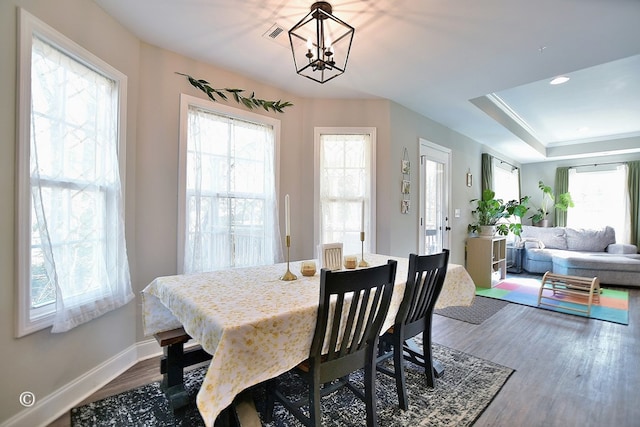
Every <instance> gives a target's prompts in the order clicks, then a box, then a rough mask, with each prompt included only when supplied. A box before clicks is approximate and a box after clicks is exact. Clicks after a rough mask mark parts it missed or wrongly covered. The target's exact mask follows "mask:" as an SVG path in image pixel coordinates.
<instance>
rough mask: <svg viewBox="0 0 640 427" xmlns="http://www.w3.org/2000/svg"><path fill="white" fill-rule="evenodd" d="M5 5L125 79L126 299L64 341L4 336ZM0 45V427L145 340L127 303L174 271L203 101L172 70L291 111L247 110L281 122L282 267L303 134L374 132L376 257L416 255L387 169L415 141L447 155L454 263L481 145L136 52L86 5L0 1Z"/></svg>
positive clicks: (10, 228)
mask: <svg viewBox="0 0 640 427" xmlns="http://www.w3.org/2000/svg"><path fill="white" fill-rule="evenodd" d="M16 7H23V8H25V9H26V10H27V11H28V12H30V13H32V14H34V15H35V16H36V17H38V18H40V19H42V20H43V21H45V22H46V23H47V24H49V25H50V26H52V27H54V28H55V29H57V30H58V31H60V32H62V33H63V34H65V35H66V36H67V37H69V38H71V39H72V40H74V41H75V42H77V43H79V44H80V45H82V46H83V47H85V48H86V49H88V50H89V51H91V52H92V53H93V54H95V55H97V56H98V57H100V58H101V59H103V60H105V61H106V62H108V63H110V64H111V65H112V66H114V67H115V68H117V69H119V70H120V71H122V72H123V73H125V74H126V75H127V76H128V99H127V104H128V105H127V108H128V110H127V111H128V114H127V153H126V154H127V159H126V160H127V163H126V165H127V166H126V216H125V221H126V237H127V246H128V253H129V260H130V267H131V274H132V283H133V287H134V292H135V293H136V296H137V298H136V301H135V302H132V303H130V304H128V305H127V306H126V307H124V308H121V309H119V310H116V311H115V312H112V313H109V314H107V315H105V316H103V317H101V318H99V319H96V320H94V321H91V322H89V323H88V324H85V325H82V326H80V327H78V328H76V329H74V330H72V331H70V332H67V333H64V334H51V333H50V332H49V330H48V329H47V330H43V331H40V332H37V333H34V334H31V335H29V336H26V337H23V338H20V339H16V338H14V318H15V305H14V299H15V292H14V289H15V283H14V280H15V270H14V262H15V258H14V246H15V241H14V220H15V216H14V209H15V204H14V198H15V141H16V138H15V136H16V133H15V97H16V88H15V83H16V75H15V73H16V71H15V70H16V62H15V58H16ZM0 47H1V50H0V54H1V55H2V56H1V57H0V200H1V201H2V202H1V203H0V236H1V237H2V238H1V239H0V304H1V309H0V361H2V363H0V377H1V378H3V387H2V388H0V424H2V422H3V421H5V420H7V419H8V418H10V417H12V416H13V415H15V414H16V413H18V412H19V411H21V410H22V409H23V408H22V406H20V404H19V402H18V396H19V394H20V393H21V392H23V391H26V390H28V391H32V392H34V393H35V395H36V398H37V399H39V400H41V399H44V398H45V397H47V396H50V395H51V394H53V393H55V392H56V391H57V390H59V389H60V388H61V387H63V386H65V385H67V384H68V383H70V382H72V381H74V380H76V379H77V378H79V377H81V376H83V375H84V374H86V373H87V372H89V371H91V370H92V369H94V368H96V367H98V366H100V365H101V364H102V363H104V362H105V361H108V360H109V359H110V358H112V357H114V356H115V355H117V354H119V353H121V352H122V351H124V350H127V349H129V348H131V346H134V345H135V344H136V343H138V342H141V341H143V340H145V339H146V338H145V337H144V336H143V334H142V327H141V301H140V298H139V293H140V291H141V290H142V289H143V288H144V286H146V285H147V284H148V283H149V282H150V281H151V280H153V278H155V277H157V276H161V275H170V274H175V273H176V265H177V260H176V253H177V248H176V240H177V209H178V206H177V198H178V158H177V154H178V131H179V123H178V120H179V117H178V113H179V96H180V93H187V94H190V95H194V96H200V97H203V96H204V95H202V94H201V93H200V92H198V91H197V90H196V89H194V88H192V87H191V86H190V85H189V84H188V82H187V81H186V80H185V79H184V77H181V76H178V75H176V74H175V72H186V73H189V74H192V75H193V76H195V77H198V78H205V79H207V80H210V81H211V82H212V83H213V84H214V86H221V87H239V88H245V89H249V90H254V91H255V92H256V94H257V96H259V97H260V98H264V99H283V100H288V101H291V102H293V103H294V104H295V105H294V106H293V107H290V108H287V109H286V112H285V114H276V113H267V112H264V111H256V112H257V113H259V114H264V115H268V116H271V117H275V118H278V119H279V120H281V146H280V176H279V186H280V192H279V200H280V202H282V200H283V198H284V194H287V193H288V194H290V195H291V209H292V213H293V214H292V217H293V220H292V224H291V226H292V237H293V246H292V248H291V258H292V259H303V258H310V257H311V256H312V255H313V128H314V127H317V126H323V127H324V126H326V127H335V126H345V127H353V126H374V127H376V129H377V148H378V152H377V164H376V168H377V201H378V205H377V224H378V229H377V233H376V235H377V247H378V252H380V253H386V254H391V255H406V254H408V253H409V252H412V251H416V250H417V234H416V231H415V230H416V228H417V216H416V215H417V205H415V204H414V206H413V207H412V210H411V214H409V215H402V214H400V208H399V200H400V192H399V182H400V180H401V176H400V175H399V165H400V160H401V158H402V148H403V147H407V149H408V151H409V153H410V155H411V156H412V158H411V160H412V162H415V163H414V164H417V153H418V138H420V137H422V138H425V139H428V140H430V141H432V142H434V143H437V144H440V145H443V146H446V147H448V148H451V149H452V150H453V153H454V154H453V169H454V172H453V207H457V208H460V209H461V212H462V217H461V218H459V219H452V227H453V243H452V260H453V261H454V262H458V263H462V262H463V259H464V239H465V237H466V224H467V223H468V222H469V219H468V218H467V215H468V211H469V209H468V200H469V199H471V198H473V197H476V196H477V194H476V193H479V174H480V172H479V171H480V152H481V146H480V145H479V144H477V143H475V142H473V141H471V140H469V139H467V138H465V137H463V136H461V135H459V134H456V133H455V132H452V131H451V130H449V129H447V128H445V127H443V126H441V125H438V124H437V123H435V122H433V121H431V120H429V119H426V118H424V117H422V116H420V115H418V114H416V113H414V112H412V111H410V110H408V109H406V108H404V107H401V106H399V105H397V104H395V103H392V102H390V101H387V100H380V99H378V100H337V99H302V98H299V97H296V96H294V95H292V94H290V93H288V92H286V91H284V90H280V89H276V88H273V87H270V86H267V85H265V84H262V83H260V82H256V81H253V80H250V79H247V78H245V77H243V76H239V75H237V74H234V73H231V72H229V71H226V70H223V69H220V68H218V67H215V66H212V65H206V64H203V63H200V62H197V61H195V60H192V59H189V58H185V57H183V56H180V55H178V54H175V53H172V52H168V51H166V50H163V49H159V48H157V47H154V46H150V45H148V44H146V43H142V42H140V41H139V40H138V39H137V38H136V37H134V36H133V35H132V34H131V33H129V32H128V31H126V30H125V29H124V28H122V27H121V26H120V25H119V24H118V23H116V22H115V21H113V20H112V19H111V18H110V17H109V16H107V15H106V14H105V13H104V12H103V11H102V10H101V9H100V8H99V7H97V6H96V5H95V3H94V2H93V1H91V0H58V1H55V2H52V1H50V0H39V1H37V0H31V1H27V0H22V1H21V0H3V1H2V2H0ZM229 105H231V106H237V104H235V103H233V102H232V103H230V104H229ZM468 169H471V171H472V173H473V174H474V177H476V179H475V181H474V187H472V188H470V189H469V188H467V187H466V186H465V184H464V175H465V174H466V171H467V170H468ZM414 170H415V169H414ZM411 179H412V181H413V182H412V188H417V179H418V174H417V171H416V172H414V173H412V175H411ZM414 197H416V196H413V195H412V199H413V200H414V203H415V200H416V199H414ZM296 218H297V219H296ZM283 227H284V224H281V228H283ZM463 230H464V231H463ZM7 361H8V363H7Z"/></svg>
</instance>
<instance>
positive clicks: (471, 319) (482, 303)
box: [433, 295, 509, 325]
mask: <svg viewBox="0 0 640 427" xmlns="http://www.w3.org/2000/svg"><path fill="white" fill-rule="evenodd" d="M508 304H509V303H508V302H507V301H502V300H499V299H494V298H486V297H481V296H478V295H476V297H475V298H474V300H473V304H471V305H470V306H469V307H458V306H454V307H446V308H441V309H439V310H434V311H433V312H434V313H435V314H439V315H440V316H445V317H450V318H451V319H456V320H461V321H463V322H467V323H472V324H474V325H479V324H481V323H482V322H484V321H485V320H487V319H488V318H490V317H491V316H493V315H494V314H496V313H497V312H498V311H500V310H501V309H502V308H503V307H505V306H506V305H508Z"/></svg>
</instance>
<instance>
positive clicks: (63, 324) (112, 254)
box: [30, 38, 134, 332]
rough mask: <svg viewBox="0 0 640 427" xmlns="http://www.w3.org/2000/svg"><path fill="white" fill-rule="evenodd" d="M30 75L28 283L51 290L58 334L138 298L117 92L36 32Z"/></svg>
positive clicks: (110, 83) (55, 326) (53, 330)
mask: <svg viewBox="0 0 640 427" xmlns="http://www.w3.org/2000/svg"><path fill="white" fill-rule="evenodd" d="M31 81H32V84H31V87H32V89H31V94H32V109H31V128H32V129H31V147H30V164H31V196H32V236H31V275H32V282H31V285H32V286H34V285H38V286H39V287H40V289H47V288H49V289H55V306H56V309H55V318H54V321H53V329H52V332H64V331H67V330H69V329H71V328H74V327H76V326H78V325H80V324H82V323H85V322H87V321H89V320H91V319H94V318H96V317H98V316H101V315H102V314H104V313H106V312H108V311H110V310H113V309H116V308H118V307H121V306H122V305H124V304H126V303H127V302H129V301H130V300H131V299H133V297H134V296H133V293H132V290H131V279H130V276H129V265H128V261H127V254H126V244H125V235H124V221H123V200H122V194H121V186H120V175H119V164H118V152H117V150H118V136H117V125H118V120H117V108H118V100H117V91H116V90H115V87H114V86H115V83H114V81H112V80H111V79H108V78H106V77H104V76H103V75H101V74H99V73H97V72H96V71H94V70H92V69H90V68H88V67H87V66H85V65H84V64H82V63H80V62H78V61H76V60H75V59H73V58H71V57H69V56H67V55H66V54H64V53H62V52H61V51H59V50H57V49H56V48H54V47H53V46H52V45H50V44H48V43H46V42H44V41H42V40H40V39H38V38H34V40H33V48H32V78H31ZM36 281H40V283H38V284H36V283H35V282H36ZM32 296H33V293H32Z"/></svg>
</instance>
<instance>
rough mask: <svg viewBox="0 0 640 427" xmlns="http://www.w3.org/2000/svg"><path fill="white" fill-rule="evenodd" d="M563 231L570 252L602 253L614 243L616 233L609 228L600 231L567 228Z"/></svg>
mask: <svg viewBox="0 0 640 427" xmlns="http://www.w3.org/2000/svg"><path fill="white" fill-rule="evenodd" d="M565 230H566V233H567V249H569V250H570V251H589V252H604V251H606V250H607V246H609V245H610V244H612V243H615V242H616V232H615V230H614V229H613V228H612V227H609V226H607V227H604V228H601V229H586V228H580V229H575V228H569V227H567V228H566V229H565Z"/></svg>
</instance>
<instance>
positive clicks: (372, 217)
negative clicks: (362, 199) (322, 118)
mask: <svg viewBox="0 0 640 427" xmlns="http://www.w3.org/2000/svg"><path fill="white" fill-rule="evenodd" d="M365 134H368V135H370V138H371V154H370V155H371V177H370V180H369V194H371V200H370V203H369V207H370V208H369V212H368V214H369V224H368V227H367V228H366V229H365V240H366V241H367V244H368V247H369V251H370V252H372V253H375V251H376V206H377V205H376V152H377V149H376V146H377V142H376V128H375V127H315V128H314V136H313V140H314V198H313V200H314V216H313V224H314V227H313V230H314V233H313V242H314V245H313V247H314V256H315V257H318V245H320V244H321V237H322V230H321V224H320V222H321V218H320V137H321V135H365ZM326 243H332V242H326Z"/></svg>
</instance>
